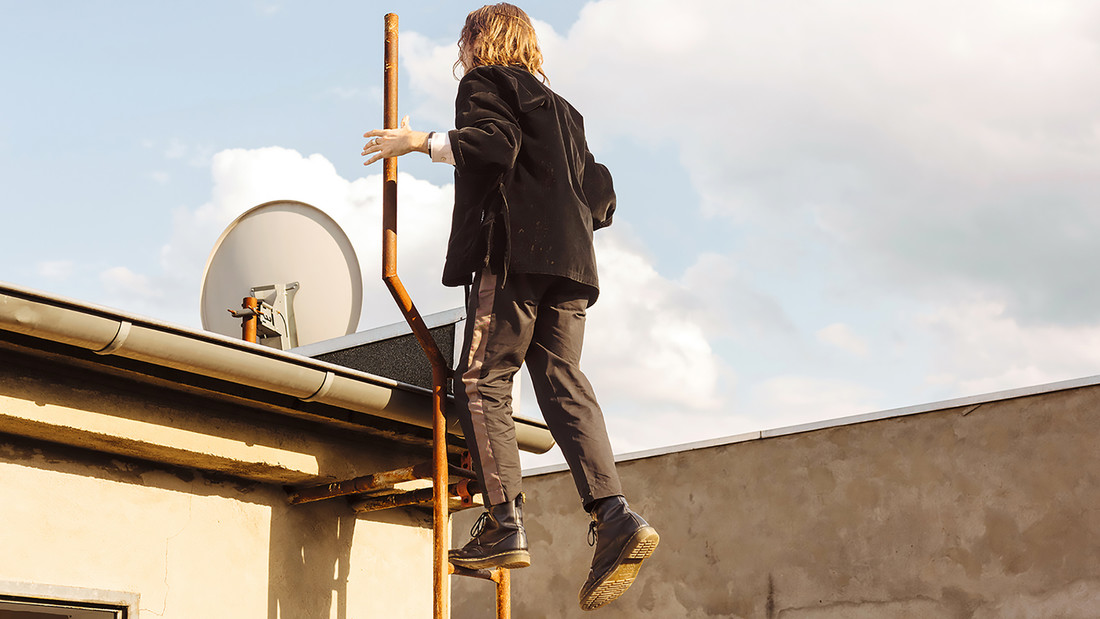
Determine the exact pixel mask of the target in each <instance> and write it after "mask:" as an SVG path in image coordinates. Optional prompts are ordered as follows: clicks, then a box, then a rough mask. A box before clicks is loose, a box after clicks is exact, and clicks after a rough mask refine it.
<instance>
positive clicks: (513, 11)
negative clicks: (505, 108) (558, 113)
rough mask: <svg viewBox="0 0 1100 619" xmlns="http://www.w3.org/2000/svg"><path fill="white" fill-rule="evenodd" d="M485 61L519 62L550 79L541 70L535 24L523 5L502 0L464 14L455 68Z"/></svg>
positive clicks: (500, 63) (472, 66)
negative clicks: (520, 6) (524, 10)
mask: <svg viewBox="0 0 1100 619" xmlns="http://www.w3.org/2000/svg"><path fill="white" fill-rule="evenodd" d="M486 65H519V66H521V67H523V68H525V69H527V70H528V71H530V72H531V73H532V74H536V75H541V76H542V80H543V81H544V82H548V81H550V80H549V78H548V77H546V73H545V72H543V70H542V50H540V49H539V41H538V37H537V36H536V35H535V28H534V26H532V25H531V18H530V17H527V13H524V12H523V9H521V8H519V7H518V6H515V5H513V4H508V3H507V2H501V3H500V4H487V5H485V6H483V7H481V8H480V9H477V10H475V11H471V12H470V14H469V15H467V16H466V25H465V26H463V27H462V33H461V34H460V35H459V37H458V61H457V62H455V64H454V68H455V69H458V67H460V66H461V67H462V69H463V72H464V73H465V72H469V71H470V70H471V69H473V68H474V67H482V66H486Z"/></svg>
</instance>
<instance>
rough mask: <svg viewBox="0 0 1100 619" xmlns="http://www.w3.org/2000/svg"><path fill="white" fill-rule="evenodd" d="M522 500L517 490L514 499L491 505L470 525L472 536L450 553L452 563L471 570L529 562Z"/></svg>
mask: <svg viewBox="0 0 1100 619" xmlns="http://www.w3.org/2000/svg"><path fill="white" fill-rule="evenodd" d="M523 501H524V496H523V493H520V495H519V496H517V497H516V499H515V500H514V501H511V502H508V503H500V504H498V505H490V506H489V507H488V508H487V511H486V512H485V513H483V514H481V516H480V517H479V518H478V519H477V522H475V523H474V526H473V528H472V529H470V535H472V536H473V539H471V540H470V541H469V542H467V543H466V545H465V546H463V547H462V548H456V549H455V550H452V551H451V552H450V553H449V557H450V560H451V563H453V564H454V565H457V566H458V567H465V568H468V569H472V570H481V569H488V568H494V567H503V568H506V569H515V568H517V567H527V566H528V565H531V555H530V553H528V552H527V533H526V532H525V531H524V530H523Z"/></svg>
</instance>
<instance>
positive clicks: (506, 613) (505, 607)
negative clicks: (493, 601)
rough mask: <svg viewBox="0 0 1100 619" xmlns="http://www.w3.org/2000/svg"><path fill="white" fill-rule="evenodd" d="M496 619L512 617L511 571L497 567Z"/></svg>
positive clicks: (510, 618)
mask: <svg viewBox="0 0 1100 619" xmlns="http://www.w3.org/2000/svg"><path fill="white" fill-rule="evenodd" d="M493 580H494V581H495V582H496V584H497V619H512V576H511V572H510V571H508V570H506V569H504V568H499V569H497V570H496V578H494V579H493Z"/></svg>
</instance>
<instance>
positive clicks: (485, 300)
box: [462, 271, 506, 505]
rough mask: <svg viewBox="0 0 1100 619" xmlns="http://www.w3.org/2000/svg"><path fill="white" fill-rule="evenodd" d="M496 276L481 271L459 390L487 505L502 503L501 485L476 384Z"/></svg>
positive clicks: (490, 324)
mask: <svg viewBox="0 0 1100 619" xmlns="http://www.w3.org/2000/svg"><path fill="white" fill-rule="evenodd" d="M496 289H497V276H496V275H493V274H492V273H490V272H488V271H485V272H484V273H482V274H481V282H480V284H479V286H478V290H477V311H476V312H475V313H474V316H473V318H472V320H473V325H474V327H473V329H472V331H471V333H470V347H469V349H468V350H467V351H466V355H467V357H466V372H464V373H463V374H462V386H463V389H464V390H465V392H466V404H467V408H468V410H469V413H470V425H471V426H472V427H473V430H474V443H475V444H476V445H477V451H478V455H479V456H480V458H479V459H480V461H481V472H482V474H483V475H484V476H485V479H483V480H482V481H483V482H484V483H485V486H486V487H485V494H486V498H487V499H488V501H489V503H490V504H492V505H497V504H500V503H503V502H504V501H505V500H506V497H505V496H504V485H503V483H502V482H501V479H500V469H499V468H498V467H497V462H496V458H495V457H494V456H493V446H492V445H490V444H489V433H488V428H487V427H486V423H485V402H484V400H483V399H482V398H481V392H480V391H478V388H477V384H478V381H479V380H480V378H481V370H482V367H483V366H484V365H485V354H486V347H487V344H488V341H487V340H488V336H489V328H490V327H491V326H492V322H493V302H494V300H495V297H496Z"/></svg>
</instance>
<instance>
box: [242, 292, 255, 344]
mask: <svg viewBox="0 0 1100 619" xmlns="http://www.w3.org/2000/svg"><path fill="white" fill-rule="evenodd" d="M241 307H242V308H244V309H245V310H249V314H248V315H247V316H243V317H242V318H241V338H242V339H243V340H244V341H246V342H252V343H253V344H255V343H257V342H259V341H260V338H259V335H258V334H257V331H256V325H257V324H259V318H258V316H259V313H260V300H259V299H257V298H256V297H245V298H244V299H243V300H242V301H241Z"/></svg>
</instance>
